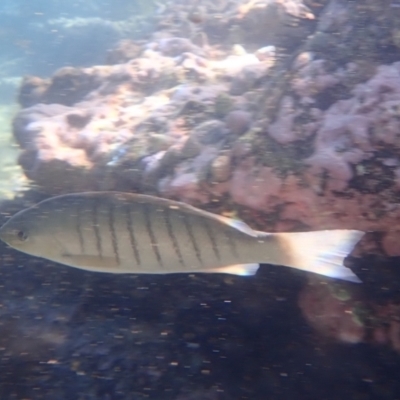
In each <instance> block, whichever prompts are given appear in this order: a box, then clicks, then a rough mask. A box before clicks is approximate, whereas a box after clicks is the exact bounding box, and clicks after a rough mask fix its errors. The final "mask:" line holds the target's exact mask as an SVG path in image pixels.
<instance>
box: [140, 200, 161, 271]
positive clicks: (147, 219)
mask: <svg viewBox="0 0 400 400" xmlns="http://www.w3.org/2000/svg"><path fill="white" fill-rule="evenodd" d="M142 206H143V215H144V220H145V223H146V229H147V234H148V235H149V238H150V243H151V247H152V248H153V251H154V254H155V256H156V258H157V262H158V264H159V265H160V266H161V267H164V265H163V262H162V260H161V255H160V251H159V249H158V242H157V239H156V236H155V234H154V231H153V227H152V225H151V216H150V210H149V207H148V205H147V204H144V203H143V204H142Z"/></svg>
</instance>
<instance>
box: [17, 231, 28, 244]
mask: <svg viewBox="0 0 400 400" xmlns="http://www.w3.org/2000/svg"><path fill="white" fill-rule="evenodd" d="M17 237H18V239H19V240H20V241H21V242H25V240H26V239H28V235H27V234H26V233H25V232H24V231H18V232H17Z"/></svg>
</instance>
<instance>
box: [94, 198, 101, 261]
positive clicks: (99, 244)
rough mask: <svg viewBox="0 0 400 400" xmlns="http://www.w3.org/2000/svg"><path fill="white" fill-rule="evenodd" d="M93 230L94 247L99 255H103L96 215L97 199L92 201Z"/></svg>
mask: <svg viewBox="0 0 400 400" xmlns="http://www.w3.org/2000/svg"><path fill="white" fill-rule="evenodd" d="M92 212H93V214H92V215H93V231H94V236H95V237H96V247H97V253H98V255H99V256H100V257H103V246H102V243H101V236H100V229H99V216H98V204H97V201H96V200H94V201H93V209H92Z"/></svg>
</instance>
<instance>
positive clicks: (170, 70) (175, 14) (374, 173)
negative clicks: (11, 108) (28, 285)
mask: <svg viewBox="0 0 400 400" xmlns="http://www.w3.org/2000/svg"><path fill="white" fill-rule="evenodd" d="M174 5H175V7H170V6H168V5H166V6H165V7H161V9H160V10H159V11H158V14H157V15H158V16H157V18H158V21H159V22H158V30H157V31H156V32H154V33H153V35H152V37H151V38H150V39H149V40H148V41H141V42H133V41H126V40H125V41H123V42H121V43H120V45H119V46H118V47H117V48H116V49H115V50H113V51H110V53H109V55H108V61H109V63H110V65H104V66H95V67H90V68H73V67H65V68H62V69H60V70H58V71H57V72H56V73H55V74H54V75H53V77H51V78H49V79H42V78H37V77H26V78H25V80H24V82H23V84H22V86H21V90H20V94H19V102H20V104H21V106H22V110H21V111H20V112H19V114H18V115H17V117H16V118H15V120H14V136H15V138H16V140H17V142H18V144H19V145H20V147H21V150H22V152H21V156H20V164H21V165H22V167H23V168H24V170H25V172H26V175H27V176H28V177H29V178H30V179H32V180H33V181H34V182H35V183H36V184H37V185H39V186H40V187H41V188H42V189H43V190H44V191H45V192H46V193H48V194H56V193H63V192H71V191H79V190H82V189H84V188H86V189H90V190H128V191H131V190H139V191H147V192H151V193H156V194H158V195H161V196H164V197H170V198H176V199H180V200H183V201H187V202H191V203H195V204H197V205H204V206H207V205H208V204H211V203H215V202H219V201H221V199H226V198H229V199H230V200H231V204H232V207H233V208H234V209H235V210H236V211H237V212H238V213H240V212H241V210H243V209H252V210H255V211H257V212H261V213H262V214H263V228H264V229H265V230H268V231H282V230H293V229H294V230H295V229H324V228H352V229H360V230H363V231H373V232H380V233H381V236H382V241H381V242H380V243H381V244H373V243H367V242H368V240H367V241H365V242H364V244H365V246H366V247H367V248H368V249H371V246H372V247H376V251H382V250H383V251H384V252H386V253H387V254H389V255H400V247H398V246H397V245H396V243H397V240H398V238H400V232H398V230H397V228H396V224H395V223H394V221H398V220H399V218H400V210H399V208H398V207H397V202H398V194H399V190H400V159H399V146H400V140H399V138H398V132H399V122H398V115H399V107H400V86H399V84H398V81H399V79H400V64H399V63H398V62H389V63H387V64H382V65H379V63H378V59H379V54H376V52H377V51H378V50H377V46H375V47H374V45H373V43H371V40H372V39H373V38H374V37H373V38H371V37H370V36H365V42H366V43H364V42H362V37H361V33H359V32H358V30H359V29H360V25H359V21H358V19H359V18H360V17H359V15H358V14H357V13H356V11H358V10H360V9H362V10H363V11H364V13H365V15H368V16H369V18H374V16H376V15H377V13H378V12H379V13H380V12H381V11H382V10H383V13H384V15H385V21H386V23H387V24H389V25H391V29H390V30H388V29H386V30H384V32H382V33H381V36H382V35H384V34H386V36H383V37H381V36H379V37H376V38H375V40H379V41H380V43H383V42H384V43H386V46H388V47H390V49H391V54H392V58H391V59H390V60H389V59H388V57H386V58H385V59H386V60H387V61H394V60H395V59H396V54H397V55H398V54H399V51H398V50H397V47H396V46H397V39H396V38H397V36H396V32H397V29H398V28H397V25H396V22H395V20H396V15H397V14H396V13H398V12H400V11H398V10H397V8H393V7H391V6H390V5H388V4H386V3H385V2H382V4H379V7H378V6H377V3H376V2H375V3H370V2H368V1H364V2H362V3H358V4H352V3H351V4H345V3H344V2H341V1H331V2H328V3H327V4H314V6H312V5H311V4H310V6H309V7H307V5H306V4H303V3H301V2H300V1H290V2H289V1H288V2H273V1H265V2H263V1H256V2H254V1H253V2H252V1H250V2H247V3H241V2H217V3H216V4H213V5H210V4H209V3H208V2H207V1H204V2H199V3H198V4H197V5H195V6H194V5H189V4H187V3H186V2H181V3H180V2H177V3H176V4H175V3H174ZM323 5H324V6H325V7H321V6H323ZM221 15H223V18H222V17H221V18H219V19H218V18H217V16H221ZM260 16H262V18H263V20H265V21H272V20H273V22H274V24H272V25H268V29H267V30H268V35H267V34H266V33H265V32H258V31H257V29H263V27H264V25H263V24H260V23H258V19H257V18H261V17H260ZM364 18H366V17H365V16H364ZM289 20H290V21H292V22H291V24H289V23H288V21H289ZM388 21H389V22H388ZM250 27H254V29H250ZM213 29H214V30H213ZM357 29H358V30H357ZM365 29H367V28H365ZM339 31H340V32H342V36H343V38H342V39H343V40H344V43H345V44H346V49H347V48H352V46H356V45H357V46H359V47H360V48H361V49H364V50H362V51H361V53H362V54H361V53H360V52H358V53H354V56H351V54H350V53H349V54H348V55H347V57H345V55H344V54H341V55H340V56H337V57H336V56H335V54H331V52H330V51H328V49H323V48H319V47H318V43H319V42H318V41H320V40H322V39H321V35H322V37H323V38H324V43H325V42H326V43H331V41H332V40H334V38H335V37H336V35H337V33H338V32H339ZM217 32H219V33H217ZM232 32H234V33H232ZM356 32H358V34H357V35H356ZM293 36H295V37H296V40H297V41H294V39H293ZM199 37H201V38H202V39H201V40H200V39H199ZM330 40H331V41H330ZM286 41H288V43H290V44H291V45H292V47H290V46H289V47H288V46H286V44H285V43H286ZM354 41H355V42H356V43H354ZM294 43H295V45H294ZM285 46H286V50H285V52H284V50H283V49H285ZM332 46H334V48H335V49H336V48H337V46H339V45H337V46H336V45H335V43H332ZM342 46H343V45H342ZM366 46H367V47H366ZM365 48H366V49H367V50H368V51H367V50H365ZM372 49H375V52H374V53H373V52H372ZM384 53H385V52H384ZM367 55H368V58H367ZM382 57H383V56H382ZM61 177H62V179H60V178H61ZM267 221H268V222H267Z"/></svg>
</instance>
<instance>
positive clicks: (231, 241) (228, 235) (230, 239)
mask: <svg viewBox="0 0 400 400" xmlns="http://www.w3.org/2000/svg"><path fill="white" fill-rule="evenodd" d="M225 236H226V238H227V239H228V243H229V247H230V248H231V251H232V253H233V255H234V256H235V257H236V258H238V257H239V255H238V252H237V248H236V243H235V240H234V238H233V237H232V234H231V232H229V231H225Z"/></svg>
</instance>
